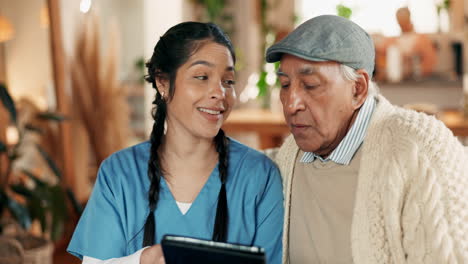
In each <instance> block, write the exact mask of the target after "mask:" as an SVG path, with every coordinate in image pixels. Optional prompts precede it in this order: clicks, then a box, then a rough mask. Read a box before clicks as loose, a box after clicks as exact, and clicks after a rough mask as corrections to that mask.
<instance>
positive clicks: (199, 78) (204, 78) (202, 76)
mask: <svg viewBox="0 0 468 264" xmlns="http://www.w3.org/2000/svg"><path fill="white" fill-rule="evenodd" d="M195 79H198V80H202V81H205V80H208V76H206V75H200V76H195Z"/></svg>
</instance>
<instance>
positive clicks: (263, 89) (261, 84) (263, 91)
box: [257, 71, 268, 97]
mask: <svg viewBox="0 0 468 264" xmlns="http://www.w3.org/2000/svg"><path fill="white" fill-rule="evenodd" d="M266 76H267V72H266V71H262V72H261V73H260V76H259V78H258V82H257V88H258V97H264V96H266V95H267V92H268V84H267V82H266Z"/></svg>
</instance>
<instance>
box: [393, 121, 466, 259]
mask: <svg viewBox="0 0 468 264" xmlns="http://www.w3.org/2000/svg"><path fill="white" fill-rule="evenodd" d="M402 122H403V123H406V124H402ZM397 127H399V128H402V127H405V128H407V131H406V132H407V133H406V135H405V136H404V137H405V138H406V139H407V140H402V141H401V142H406V144H407V146H408V149H412V150H413V151H412V154H413V157H416V158H415V160H414V164H413V165H410V166H411V167H412V166H414V168H415V169H414V170H407V171H406V172H405V174H407V189H408V192H407V196H406V199H405V202H404V204H405V205H404V207H403V212H402V228H403V230H402V232H403V250H404V251H405V255H406V258H407V261H408V263H468V156H467V152H465V148H464V147H463V145H462V144H461V143H460V142H459V141H458V139H457V138H455V137H454V136H453V134H452V132H451V131H450V130H448V129H447V128H446V127H445V126H444V125H443V123H442V122H440V121H437V120H435V119H434V118H432V117H429V116H425V115H414V114H413V116H412V118H403V119H401V120H400V123H399V125H398V126H397ZM411 160H412V159H411ZM405 169H406V168H405V167H402V168H401V170H405Z"/></svg>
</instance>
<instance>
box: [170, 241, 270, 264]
mask: <svg viewBox="0 0 468 264" xmlns="http://www.w3.org/2000/svg"><path fill="white" fill-rule="evenodd" d="M161 246H162V250H163V253H164V259H165V260H166V264H180V263H193V264H197V263H200V264H201V263H203V264H215V263H216V264H219V263H222V264H234V263H236V264H238V263H245V264H265V263H266V261H265V251H264V250H263V248H260V247H255V246H253V247H252V246H245V245H237V244H230V243H222V242H214V241H209V240H203V239H197V238H191V237H182V236H175V235H165V236H164V237H163V240H162V242H161Z"/></svg>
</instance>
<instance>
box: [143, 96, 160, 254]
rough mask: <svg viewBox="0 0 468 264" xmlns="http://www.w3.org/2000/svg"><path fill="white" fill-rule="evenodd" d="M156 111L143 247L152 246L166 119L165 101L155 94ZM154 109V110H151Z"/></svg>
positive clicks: (154, 114) (149, 162)
mask: <svg viewBox="0 0 468 264" xmlns="http://www.w3.org/2000/svg"><path fill="white" fill-rule="evenodd" d="M153 103H155V104H156V106H157V108H156V109H155V110H156V112H155V113H153V118H154V124H153V130H152V131H151V136H150V142H151V154H150V158H149V161H148V177H149V179H150V181H151V185H150V189H149V192H148V201H149V209H150V211H149V214H148V217H147V218H146V222H145V227H144V230H145V231H144V236H143V247H146V246H152V245H153V244H154V238H155V234H156V223H155V220H154V211H155V210H156V207H157V204H158V199H159V183H160V181H161V176H162V171H163V170H162V168H161V164H160V158H159V156H158V148H159V146H160V145H161V141H162V137H163V134H164V122H165V120H166V102H164V100H163V98H162V97H161V95H160V94H159V93H158V94H157V95H156V100H155V101H154V102H153ZM153 111H154V110H153Z"/></svg>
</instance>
